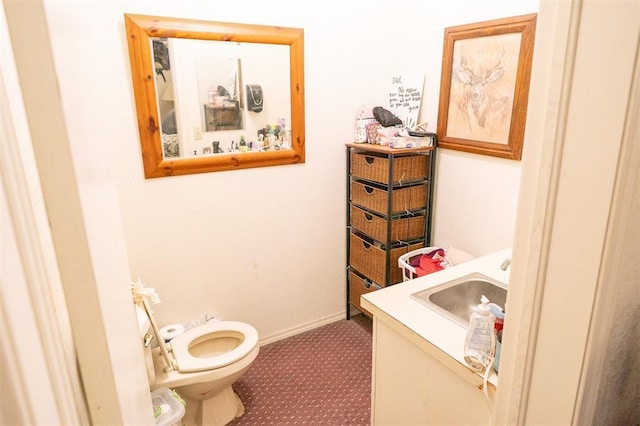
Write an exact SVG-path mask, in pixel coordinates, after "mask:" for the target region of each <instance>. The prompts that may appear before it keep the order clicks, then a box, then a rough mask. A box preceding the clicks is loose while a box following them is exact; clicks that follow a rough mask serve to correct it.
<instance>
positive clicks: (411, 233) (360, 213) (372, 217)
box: [350, 205, 425, 241]
mask: <svg viewBox="0 0 640 426" xmlns="http://www.w3.org/2000/svg"><path fill="white" fill-rule="evenodd" d="M350 223H351V226H352V227H353V228H355V229H357V230H358V231H360V232H362V233H364V234H367V235H369V236H371V237H372V238H373V239H374V240H376V241H386V240H387V230H388V229H389V225H390V226H391V240H392V241H410V240H415V239H418V238H424V224H425V214H424V212H417V213H415V214H412V215H404V216H400V217H398V218H395V219H394V218H392V219H391V223H389V221H388V220H387V219H386V217H384V216H378V215H376V214H374V213H371V212H369V211H367V210H363V209H361V208H359V207H356V206H354V205H352V206H351V221H350Z"/></svg>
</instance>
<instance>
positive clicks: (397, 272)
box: [349, 233, 423, 286]
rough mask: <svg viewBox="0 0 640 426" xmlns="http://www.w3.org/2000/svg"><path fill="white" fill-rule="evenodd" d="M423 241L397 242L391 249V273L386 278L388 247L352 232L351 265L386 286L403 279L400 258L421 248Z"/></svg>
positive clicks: (350, 243) (350, 246)
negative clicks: (399, 263)
mask: <svg viewBox="0 0 640 426" xmlns="http://www.w3.org/2000/svg"><path fill="white" fill-rule="evenodd" d="M422 246H423V243H422V242H419V243H414V244H411V245H406V244H402V243H397V244H395V245H394V246H392V247H391V248H390V250H389V253H390V256H389V275H390V278H389V280H388V281H387V280H386V267H387V249H386V248H385V247H384V246H381V245H380V244H376V243H375V242H373V241H372V240H369V241H367V239H365V238H363V237H361V236H358V235H356V234H355V233H351V237H350V238H349V253H350V255H349V265H351V267H353V269H355V270H356V271H358V272H361V273H362V274H364V275H366V276H367V277H368V278H371V281H373V282H374V283H378V284H381V285H382V286H385V284H386V283H388V284H397V283H399V282H401V281H402V269H400V267H399V266H398V258H399V257H400V256H402V255H403V254H405V253H408V252H410V251H411V250H415V249H419V248H420V247H422Z"/></svg>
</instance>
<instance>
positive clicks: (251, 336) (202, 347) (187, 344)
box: [136, 299, 260, 426]
mask: <svg viewBox="0 0 640 426" xmlns="http://www.w3.org/2000/svg"><path fill="white" fill-rule="evenodd" d="M136 312H137V315H138V323H139V324H140V331H141V335H142V336H143V341H144V345H145V347H144V353H145V361H146V364H147V373H148V376H149V384H150V387H151V390H152V391H153V390H155V389H158V388H170V389H175V390H176V391H177V392H178V394H179V395H180V396H182V397H185V399H186V400H187V413H188V414H189V413H191V416H189V419H188V418H187V416H185V423H190V422H191V421H193V422H194V423H195V424H199V425H213V426H216V425H226V424H227V423H229V422H230V421H231V420H233V419H234V418H236V417H239V416H241V415H242V414H243V413H244V405H243V404H242V401H240V398H239V397H238V396H237V395H236V394H235V392H234V391H233V389H232V387H231V385H232V384H233V383H235V382H236V381H237V380H238V379H239V378H240V377H242V375H243V374H244V373H245V372H246V371H247V370H248V369H249V367H250V366H251V363H252V362H253V361H254V360H255V358H256V356H257V355H258V351H259V350H260V347H259V345H258V332H257V331H256V329H255V328H253V327H252V326H251V325H249V324H246V323H243V322H238V321H217V320H213V321H210V322H207V323H205V324H203V325H199V326H196V327H194V328H191V329H189V330H187V331H186V332H184V333H182V334H180V335H178V336H177V337H175V338H173V339H172V340H171V341H170V342H169V343H166V344H164V345H160V344H159V345H157V346H156V347H155V348H153V349H152V346H154V345H153V339H152V338H151V337H150V336H154V337H155V340H156V341H157V342H159V343H164V340H163V339H162V337H161V335H160V331H159V329H158V327H157V324H156V321H155V318H154V316H153V312H152V311H151V309H150V308H149V305H148V302H147V301H146V300H144V299H142V300H140V299H139V300H137V301H136ZM150 329H151V330H150ZM149 332H151V333H153V334H150V333H149ZM194 404H196V405H197V406H196V407H194V406H193V405H194ZM191 418H193V419H191ZM187 420H189V421H187Z"/></svg>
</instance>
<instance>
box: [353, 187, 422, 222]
mask: <svg viewBox="0 0 640 426" xmlns="http://www.w3.org/2000/svg"><path fill="white" fill-rule="evenodd" d="M389 192H390V189H389V188H381V187H379V186H377V185H375V186H374V185H368V184H366V183H363V182H358V181H352V182H351V202H352V203H353V204H355V205H358V206H361V207H364V208H366V209H369V210H373V211H374V212H376V213H380V214H384V215H386V214H388V212H387V208H388V202H389ZM391 192H392V195H391V197H392V201H391V206H392V207H391V209H392V211H391V214H398V213H403V212H406V211H412V210H416V209H424V208H425V206H426V204H427V195H428V194H427V192H428V188H427V185H425V184H414V185H412V186H403V187H400V188H396V189H393V190H392V191H391Z"/></svg>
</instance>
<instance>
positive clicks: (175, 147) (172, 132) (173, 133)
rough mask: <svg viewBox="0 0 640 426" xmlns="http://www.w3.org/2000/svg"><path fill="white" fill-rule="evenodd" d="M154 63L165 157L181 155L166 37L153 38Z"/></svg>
mask: <svg viewBox="0 0 640 426" xmlns="http://www.w3.org/2000/svg"><path fill="white" fill-rule="evenodd" d="M152 50H153V64H154V67H155V70H156V97H157V99H158V110H159V113H160V129H161V132H162V147H163V153H164V157H165V158H166V157H179V156H180V144H179V141H178V127H177V123H176V115H175V110H174V102H173V84H172V82H171V59H170V55H169V42H168V40H167V39H166V38H164V39H161V38H156V39H153V40H152Z"/></svg>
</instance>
